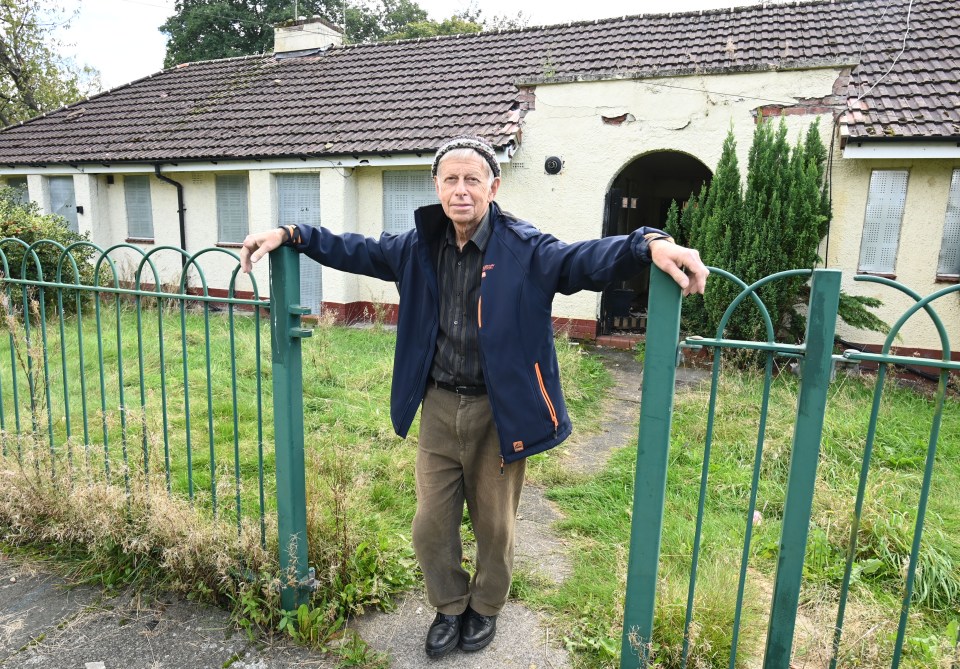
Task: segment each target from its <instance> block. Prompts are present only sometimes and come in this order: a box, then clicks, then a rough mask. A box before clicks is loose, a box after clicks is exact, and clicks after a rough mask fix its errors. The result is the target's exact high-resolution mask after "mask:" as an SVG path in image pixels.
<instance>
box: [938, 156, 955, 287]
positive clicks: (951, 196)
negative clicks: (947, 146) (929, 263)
mask: <svg viewBox="0 0 960 669" xmlns="http://www.w3.org/2000/svg"><path fill="white" fill-rule="evenodd" d="M951 231H952V233H953V235H954V239H949V238H948V235H949V233H950V232H951ZM948 243H953V244H954V245H955V246H954V248H953V251H954V253H956V254H957V257H958V258H957V260H956V265H955V269H956V270H957V271H956V272H945V271H943V269H944V267H943V261H944V249H945V248H946V247H947V244H948ZM936 280H937V281H941V282H944V283H960V167H955V168H954V169H953V171H952V172H951V174H950V190H949V191H948V194H947V208H946V211H945V212H944V216H943V235H941V237H940V253H939V255H938V256H937V276H936Z"/></svg>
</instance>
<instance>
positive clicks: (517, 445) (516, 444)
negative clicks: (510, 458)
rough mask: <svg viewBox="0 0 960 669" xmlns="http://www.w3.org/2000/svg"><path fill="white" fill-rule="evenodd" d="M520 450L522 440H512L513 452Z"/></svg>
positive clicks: (521, 448)
mask: <svg viewBox="0 0 960 669" xmlns="http://www.w3.org/2000/svg"><path fill="white" fill-rule="evenodd" d="M522 450H523V442H522V441H515V442H513V452H514V453H519V452H520V451H522Z"/></svg>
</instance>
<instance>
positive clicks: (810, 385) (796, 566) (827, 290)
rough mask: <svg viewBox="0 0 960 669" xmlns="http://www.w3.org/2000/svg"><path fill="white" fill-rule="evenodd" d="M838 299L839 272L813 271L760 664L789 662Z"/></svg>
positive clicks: (775, 668)
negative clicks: (788, 467)
mask: <svg viewBox="0 0 960 669" xmlns="http://www.w3.org/2000/svg"><path fill="white" fill-rule="evenodd" d="M839 303H840V271H839V270H832V269H819V270H815V271H814V272H813V281H812V285H811V288H810V307H809V312H808V314H807V336H806V340H805V348H806V352H805V354H804V358H803V369H802V375H801V381H800V397H799V400H798V401H797V422H796V426H795V427H794V432H793V449H792V453H791V455H790V474H789V478H788V479H787V497H786V500H785V502H784V507H783V530H782V532H781V535H780V552H779V557H778V560H777V575H776V580H775V581H774V585H773V603H772V605H771V609H770V623H769V628H768V629H767V648H766V653H765V655H764V660H763V666H764V668H765V669H782V668H783V667H788V666H790V654H791V651H792V649H793V632H794V627H795V625H796V620H797V606H798V605H799V601H800V582H801V580H802V578H803V559H804V554H805V553H806V546H807V530H808V529H809V527H810V510H811V508H812V506H813V490H814V484H815V483H816V478H817V462H818V460H819V458H820V439H821V435H822V432H823V412H824V410H825V408H826V406H827V391H828V390H829V385H830V369H831V365H832V364H833V363H832V356H833V336H834V333H835V331H836V326H837V307H838V306H839Z"/></svg>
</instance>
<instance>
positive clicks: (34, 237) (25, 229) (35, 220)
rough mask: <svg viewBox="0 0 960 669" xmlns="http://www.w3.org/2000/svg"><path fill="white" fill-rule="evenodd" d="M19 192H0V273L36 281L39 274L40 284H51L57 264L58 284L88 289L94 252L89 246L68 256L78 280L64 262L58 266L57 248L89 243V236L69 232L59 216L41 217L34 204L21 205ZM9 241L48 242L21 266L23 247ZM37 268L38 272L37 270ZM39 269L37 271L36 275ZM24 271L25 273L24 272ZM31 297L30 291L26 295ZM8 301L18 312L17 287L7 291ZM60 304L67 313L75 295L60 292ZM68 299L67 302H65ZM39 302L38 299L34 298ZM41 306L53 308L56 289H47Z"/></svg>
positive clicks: (20, 302)
mask: <svg viewBox="0 0 960 669" xmlns="http://www.w3.org/2000/svg"><path fill="white" fill-rule="evenodd" d="M20 193H21V191H20V190H19V189H17V188H2V189H0V240H4V241H0V252H2V254H3V257H5V258H6V261H7V263H6V270H4V267H3V264H2V262H0V272H3V271H9V275H8V277H7V278H11V279H28V280H37V279H39V278H40V272H42V276H43V280H44V281H49V282H53V281H56V279H57V268H58V264H61V267H62V269H61V272H60V276H61V281H62V283H71V284H82V285H92V284H93V283H94V268H93V264H92V259H93V257H94V256H95V254H96V249H94V248H93V247H91V246H83V247H79V248H75V249H73V250H72V251H71V256H72V257H73V260H74V261H75V262H76V264H77V269H78V270H79V276H77V275H76V274H75V273H74V269H73V263H71V262H70V260H69V259H64V260H63V262H62V263H60V259H61V255H62V250H61V248H60V246H58V244H59V245H61V246H63V247H67V246H69V245H70V244H74V243H76V242H82V241H89V236H88V235H87V234H86V233H84V234H78V233H76V232H73V231H71V230H69V229H68V228H67V226H66V224H65V221H64V219H63V217H62V216H57V215H54V214H42V213H40V209H39V207H38V206H37V204H36V203H35V202H22V201H21V200H20ZM11 239H17V240H20V241H21V242H23V244H26V245H27V246H30V245H31V244H34V243H35V242H38V241H40V240H49V242H56V243H44V244H40V245H38V246H37V247H35V248H34V252H35V253H36V256H37V257H36V259H34V258H32V257H28V258H27V261H26V266H24V262H23V260H24V255H25V254H26V255H28V256H29V254H27V251H26V247H25V246H23V245H22V244H18V243H16V242H13V241H9V240H11ZM38 266H39V268H38ZM38 269H39V271H38ZM24 270H25V271H24ZM28 292H29V293H33V292H34V291H32V290H31V291H28ZM68 292H69V293H71V294H69V295H68V294H67V293H68ZM10 298H11V302H12V304H13V305H14V308H16V309H18V310H19V307H21V306H22V305H23V291H22V290H21V289H20V286H19V285H14V286H11V287H10ZM63 298H64V299H63V304H64V307H65V308H66V309H70V308H71V306H72V305H73V304H74V303H75V293H73V291H64V296H63ZM68 298H69V299H68ZM38 299H39V298H38ZM43 299H44V304H45V306H46V307H47V308H53V307H55V306H56V304H57V293H56V289H53V288H47V289H45V290H44V291H43Z"/></svg>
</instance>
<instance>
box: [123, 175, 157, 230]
mask: <svg viewBox="0 0 960 669" xmlns="http://www.w3.org/2000/svg"><path fill="white" fill-rule="evenodd" d="M123 199H124V200H125V201H126V203H127V236H129V237H131V238H132V239H153V205H152V204H151V202H150V177H148V176H137V177H124V178H123Z"/></svg>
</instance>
